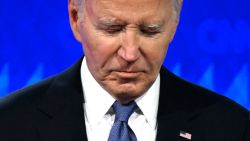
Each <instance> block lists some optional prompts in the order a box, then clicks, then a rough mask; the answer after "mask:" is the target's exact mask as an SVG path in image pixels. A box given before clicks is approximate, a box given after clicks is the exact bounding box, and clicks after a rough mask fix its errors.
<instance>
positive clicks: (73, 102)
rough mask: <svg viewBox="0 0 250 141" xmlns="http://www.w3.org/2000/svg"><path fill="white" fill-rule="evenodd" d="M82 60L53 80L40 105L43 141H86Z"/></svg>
mask: <svg viewBox="0 0 250 141" xmlns="http://www.w3.org/2000/svg"><path fill="white" fill-rule="evenodd" d="M81 61H82V59H81V60H79V61H78V62H77V63H76V64H75V65H74V66H73V67H71V68H70V69H69V70H67V71H65V72H64V73H62V74H60V75H58V76H56V77H55V79H54V80H53V82H52V84H51V86H50V88H49V90H48V91H47V93H46V94H45V96H44V98H43V99H42V100H41V101H40V102H39V104H38V111H39V112H38V114H39V115H38V116H37V119H36V120H37V131H38V136H39V138H40V140H41V141H87V136H86V129H85V121H84V111H83V102H84V101H83V91H82V86H81V78H80V67H81Z"/></svg>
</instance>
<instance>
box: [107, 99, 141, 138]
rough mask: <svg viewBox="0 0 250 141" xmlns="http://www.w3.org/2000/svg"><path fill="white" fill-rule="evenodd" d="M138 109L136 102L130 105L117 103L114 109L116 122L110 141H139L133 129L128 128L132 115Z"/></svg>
mask: <svg viewBox="0 0 250 141" xmlns="http://www.w3.org/2000/svg"><path fill="white" fill-rule="evenodd" d="M136 108H137V105H136V103H135V102H134V101H132V102H129V103H128V104H121V103H119V102H117V101H116V102H115V103H114V104H113V109H114V111H115V122H114V124H113V126H112V129H111V131H110V134H109V139H108V141H137V139H136V136H135V134H134V132H133V131H132V129H131V128H130V127H129V126H128V119H129V117H130V115H131V114H132V113H133V112H134V110H135V109H136Z"/></svg>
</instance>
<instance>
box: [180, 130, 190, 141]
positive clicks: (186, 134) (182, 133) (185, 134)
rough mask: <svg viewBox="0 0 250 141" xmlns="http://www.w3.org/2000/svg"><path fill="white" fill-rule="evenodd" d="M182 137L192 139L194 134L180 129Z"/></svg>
mask: <svg viewBox="0 0 250 141" xmlns="http://www.w3.org/2000/svg"><path fill="white" fill-rule="evenodd" d="M180 137H183V138H185V139H188V140H191V139H192V134H190V133H188V132H185V131H180Z"/></svg>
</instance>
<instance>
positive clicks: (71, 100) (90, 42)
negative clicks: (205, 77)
mask: <svg viewBox="0 0 250 141" xmlns="http://www.w3.org/2000/svg"><path fill="white" fill-rule="evenodd" d="M68 3H69V4H68V6H69V15H70V25H71V28H72V31H73V33H74V36H75V38H76V39H77V40H78V41H79V42H80V43H81V44H82V45H83V50H84V53H85V56H84V57H83V58H82V59H81V60H79V61H78V62H77V63H76V64H75V65H74V66H72V67H71V68H70V69H68V70H66V71H65V72H63V73H61V74H59V75H56V76H54V77H52V78H49V79H47V80H45V81H43V82H40V83H39V84H36V85H33V86H31V87H29V88H25V89H23V90H20V91H17V92H15V93H13V94H11V95H9V96H8V97H6V98H5V100H4V101H2V102H1V105H0V127H1V128H0V138H1V141H86V140H89V141H107V140H108V141H121V140H123V141H129V140H133V141H134V140H138V141H153V140H157V141H178V140H182V141H185V140H186V141H188V140H192V141H250V119H249V112H248V111H247V110H246V109H244V108H242V107H241V106H239V105H238V104H236V103H234V102H232V101H231V100H229V99H227V98H225V97H222V96H219V95H217V94H214V93H213V92H210V91H208V90H206V89H203V88H201V87H198V86H196V85H193V84H190V83H188V82H186V81H184V80H182V79H180V78H178V77H177V76H175V75H174V74H172V73H171V72H169V71H168V70H167V69H165V68H164V67H163V66H162V63H163V60H164V57H165V54H166V52H167V49H168V45H169V43H170V42H171V41H172V39H173V36H174V33H175V30H176V27H177V25H178V21H179V15H180V10H181V5H182V1H181V0H69V1H68ZM127 113H129V114H127ZM124 117H126V119H125V118H124ZM120 118H121V119H120Z"/></svg>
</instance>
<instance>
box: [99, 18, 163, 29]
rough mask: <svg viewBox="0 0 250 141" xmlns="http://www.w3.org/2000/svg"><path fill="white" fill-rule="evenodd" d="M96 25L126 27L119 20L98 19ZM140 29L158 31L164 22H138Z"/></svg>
mask: <svg viewBox="0 0 250 141" xmlns="http://www.w3.org/2000/svg"><path fill="white" fill-rule="evenodd" d="M97 25H101V26H107V27H109V26H114V25H126V22H123V21H121V20H117V19H106V18H103V19H99V20H98V22H97ZM137 25H138V26H139V27H140V28H150V29H156V30H159V29H161V28H162V27H163V25H164V22H163V21H157V22H155V23H153V22H152V23H146V22H139V24H137Z"/></svg>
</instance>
